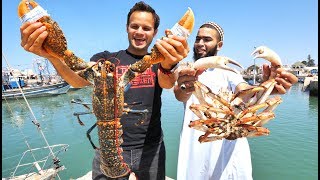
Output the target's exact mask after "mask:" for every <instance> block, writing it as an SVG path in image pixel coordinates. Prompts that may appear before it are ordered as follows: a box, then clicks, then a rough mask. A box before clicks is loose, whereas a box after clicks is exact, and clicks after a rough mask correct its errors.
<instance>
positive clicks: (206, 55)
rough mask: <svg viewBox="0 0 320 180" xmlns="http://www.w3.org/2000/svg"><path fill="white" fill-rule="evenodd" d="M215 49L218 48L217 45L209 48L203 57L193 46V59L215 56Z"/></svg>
mask: <svg viewBox="0 0 320 180" xmlns="http://www.w3.org/2000/svg"><path fill="white" fill-rule="evenodd" d="M217 49H218V45H216V46H215V47H214V48H212V49H210V50H209V52H207V53H206V54H205V55H204V56H203V57H201V56H200V55H199V54H197V53H196V49H195V47H193V60H194V61H196V60H198V59H200V58H204V57H209V56H215V55H217V52H218V51H217Z"/></svg>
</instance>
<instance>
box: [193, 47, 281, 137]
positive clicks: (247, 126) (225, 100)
mask: <svg viewBox="0 0 320 180" xmlns="http://www.w3.org/2000/svg"><path fill="white" fill-rule="evenodd" d="M252 55H254V58H264V59H266V60H268V61H269V62H271V65H272V66H274V67H276V68H279V67H281V65H282V63H281V59H280V57H279V56H278V55H277V54H276V53H275V52H274V51H272V50H271V49H269V48H268V47H266V46H260V47H258V48H256V49H255V51H254V52H253V53H252ZM275 84H276V81H275V79H274V78H270V79H269V80H267V81H265V82H263V83H261V84H260V85H259V86H253V87H251V88H248V89H245V90H242V91H240V92H238V93H236V94H234V93H233V92H232V91H230V90H228V89H220V90H219V91H218V93H214V92H212V90H211V89H210V88H209V87H207V86H206V85H204V84H202V83H201V82H199V81H195V83H194V87H195V91H194V92H193V95H194V96H195V97H196V98H197V99H198V101H199V104H195V103H193V104H191V105H190V106H189V108H190V110H191V111H192V112H193V113H194V114H195V115H196V116H197V117H198V118H199V119H197V120H191V121H190V123H189V127H190V128H193V129H196V130H199V131H202V132H204V134H203V135H201V136H200V137H199V139H198V140H199V142H200V143H202V142H210V141H216V140H221V139H228V140H235V139H237V138H242V137H257V136H266V135H269V133H270V130H269V129H267V128H266V127H264V125H265V124H266V123H268V122H269V121H270V120H271V119H274V118H275V114H274V112H273V111H274V109H275V108H276V107H277V106H278V105H279V104H280V103H281V102H282V99H281V97H280V96H270V94H271V92H272V90H273V89H274V86H275Z"/></svg>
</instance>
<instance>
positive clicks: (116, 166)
mask: <svg viewBox="0 0 320 180" xmlns="http://www.w3.org/2000/svg"><path fill="white" fill-rule="evenodd" d="M98 135H99V137H105V138H99V142H100V149H101V156H100V160H101V164H100V169H101V171H102V173H103V174H105V175H106V176H108V177H111V178H118V177H123V176H125V175H127V174H128V173H130V172H131V170H130V168H129V166H128V164H126V163H125V162H124V160H123V157H122V155H121V153H122V151H123V150H122V148H121V147H120V144H122V142H123V139H122V137H121V135H122V126H121V124H120V118H116V119H115V120H114V121H110V122H101V121H99V122H98Z"/></svg>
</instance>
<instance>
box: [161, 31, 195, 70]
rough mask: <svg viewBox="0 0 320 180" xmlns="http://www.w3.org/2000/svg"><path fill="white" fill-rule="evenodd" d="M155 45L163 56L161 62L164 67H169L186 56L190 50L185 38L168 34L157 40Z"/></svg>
mask: <svg viewBox="0 0 320 180" xmlns="http://www.w3.org/2000/svg"><path fill="white" fill-rule="evenodd" d="M166 31H168V30H166ZM155 45H156V47H157V49H158V50H159V51H160V53H161V54H162V55H163V56H164V57H165V60H164V61H162V62H161V66H162V67H163V68H164V69H171V68H172V67H173V66H174V65H176V64H178V63H179V61H181V60H182V59H184V58H185V57H187V56H188V53H189V51H190V49H189V46H188V43H187V40H186V38H185V37H182V36H175V35H169V36H168V37H164V38H163V39H162V40H157V42H156V44H155Z"/></svg>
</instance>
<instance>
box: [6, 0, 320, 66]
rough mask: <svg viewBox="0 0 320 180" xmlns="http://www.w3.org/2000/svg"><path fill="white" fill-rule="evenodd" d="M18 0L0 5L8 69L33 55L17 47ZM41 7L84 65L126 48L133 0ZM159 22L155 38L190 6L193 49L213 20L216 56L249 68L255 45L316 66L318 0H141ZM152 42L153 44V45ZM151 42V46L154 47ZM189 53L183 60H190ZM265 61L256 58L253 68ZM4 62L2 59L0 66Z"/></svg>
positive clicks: (49, 0) (57, 1) (68, 1)
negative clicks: (218, 39) (218, 41)
mask: <svg viewBox="0 0 320 180" xmlns="http://www.w3.org/2000/svg"><path fill="white" fill-rule="evenodd" d="M19 2H20V1H19V0H4V1H2V53H4V54H5V56H6V58H7V60H8V61H9V63H10V66H11V67H18V68H20V69H24V68H28V66H30V65H31V64H32V60H33V59H35V58H37V56H36V55H34V54H31V53H29V52H26V51H24V49H23V48H22V47H21V46H20V30H19V27H20V26H21V22H20V20H19V18H18V15H17V6H18V4H19ZM37 2H38V3H39V5H40V6H42V7H43V8H44V9H46V10H47V11H48V13H49V14H50V15H51V17H52V18H53V19H54V20H55V21H56V22H58V24H59V26H60V27H61V28H62V30H63V32H64V34H65V36H66V38H67V41H68V48H69V49H70V50H72V51H74V53H75V54H76V55H78V56H79V57H82V58H83V59H85V60H86V61H89V59H90V57H91V56H92V55H93V54H95V53H97V52H100V51H104V50H109V51H117V50H120V49H126V48H127V47H128V41H127V34H126V28H125V25H126V18H127V13H128V11H129V9H130V8H131V7H132V6H133V5H134V4H135V3H136V2H138V1H136V0H135V1H133V0H117V1H106V0H104V1H103V0H100V1H98V0H92V1H79V0H54V1H53V0H38V1H37ZM145 2H146V3H148V4H150V5H151V6H152V7H153V8H154V9H155V10H156V11H157V13H158V14H159V16H160V18H161V21H160V27H159V32H158V35H157V37H156V38H160V37H161V36H163V35H164V30H165V29H167V28H171V27H172V26H173V25H174V24H175V23H176V22H177V21H178V20H179V19H180V17H181V16H182V15H183V14H184V13H185V12H186V10H187V8H188V7H190V8H191V9H192V10H193V12H194V14H195V28H194V31H193V32H192V34H191V36H190V37H189V39H188V43H189V46H190V48H191V49H192V47H193V43H194V40H195V36H196V33H197V29H198V28H199V27H200V25H201V24H203V23H204V22H206V21H215V22H217V23H218V24H220V25H221V26H222V28H223V29H224V33H225V40H224V46H223V48H222V50H221V51H220V52H219V55H224V56H228V57H230V58H232V59H234V60H236V61H238V62H239V63H240V64H242V65H243V66H244V67H249V66H250V65H252V64H253V59H252V57H251V55H250V54H251V52H252V51H253V50H254V46H260V45H266V46H268V47H270V48H271V49H273V50H274V51H276V52H277V53H278V54H279V56H280V57H281V59H282V62H283V63H284V64H289V65H290V64H293V63H295V62H296V61H302V60H306V59H307V56H308V55H309V54H310V55H311V58H312V59H314V60H315V63H316V64H318V62H317V61H318V1H317V0H291V1H287V0H268V1H255V0H243V1H236V0H227V1H214V0H207V1H197V0H189V1H187V0H180V1H178V0H176V1H173V0H171V1H168V0H161V1H159V0H157V1H156V0H146V1H145ZM154 42H155V41H153V43H154ZM153 43H152V45H153ZM192 54H193V53H192V51H190V53H189V56H188V57H187V58H186V59H185V60H184V61H187V60H190V59H191V58H192ZM262 63H265V61H264V60H262V59H258V60H256V64H257V65H262ZM4 66H7V65H6V64H4V58H3V57H2V67H4Z"/></svg>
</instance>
